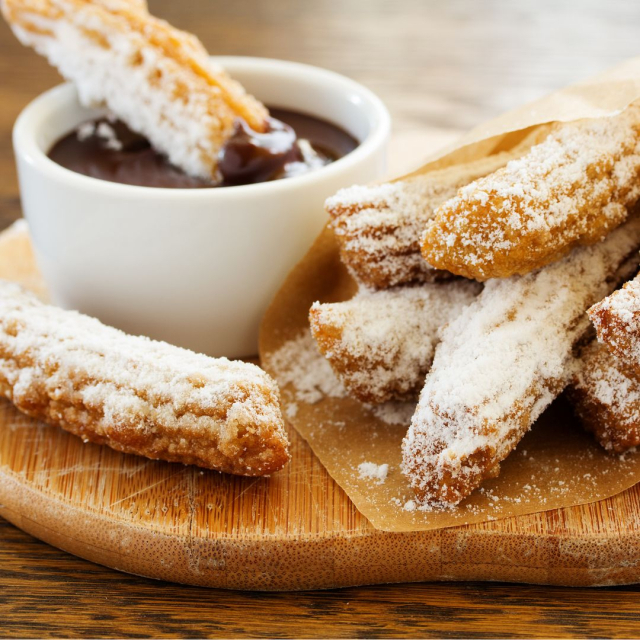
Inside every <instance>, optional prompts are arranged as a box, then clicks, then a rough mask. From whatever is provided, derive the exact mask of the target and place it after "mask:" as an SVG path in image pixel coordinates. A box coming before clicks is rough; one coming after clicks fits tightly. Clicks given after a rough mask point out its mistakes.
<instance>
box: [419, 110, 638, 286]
mask: <svg viewBox="0 0 640 640" xmlns="http://www.w3.org/2000/svg"><path fill="white" fill-rule="evenodd" d="M639 178H640V107H638V106H636V105H632V106H631V107H629V108H627V109H626V110H625V111H624V112H623V113H622V114H619V115H616V116H612V117H609V118H598V119H594V120H583V121H579V122H576V123H571V124H565V125H559V126H558V127H557V129H556V130H555V131H553V132H552V133H551V135H549V137H548V138H547V139H546V140H545V141H544V142H542V143H541V144H539V145H536V146H534V147H533V148H532V149H531V151H530V152H529V153H528V154H526V155H525V156H523V157H522V158H520V159H519V160H515V161H513V162H510V163H509V164H508V165H507V166H506V167H504V168H502V169H499V170H498V171H496V172H495V173H493V174H491V175H488V176H486V177H484V178H480V179H479V180H477V181H476V182H473V183H471V184H469V185H468V186H466V187H463V188H462V189H460V190H459V191H458V193H457V195H456V197H455V198H452V199H451V200H449V201H447V202H446V203H444V204H443V205H442V206H441V207H439V208H438V210H437V211H436V212H435V215H434V217H433V219H432V220H431V221H430V222H429V223H428V224H427V229H426V233H425V235H424V238H423V242H422V255H423V256H424V258H425V260H426V261H427V262H428V263H429V264H430V265H432V266H433V267H435V268H438V269H447V270H449V271H451V272H452V273H455V274H458V275H462V276H465V277H467V278H475V279H477V280H486V279H488V278H504V277H509V276H512V275H514V274H525V273H528V272H530V271H533V270H535V269H538V268H540V267H543V266H545V265H547V264H550V263H552V262H555V261H557V260H559V259H560V258H562V257H563V256H564V255H566V254H567V253H568V252H569V251H570V250H571V249H572V248H573V247H576V246H578V245H589V244H593V243H596V242H598V241H600V240H602V239H603V238H604V237H605V236H606V235H607V234H608V233H609V232H610V231H611V230H612V229H614V228H615V227H617V226H618V225H620V224H621V223H622V222H623V221H624V220H625V219H626V218H627V215H628V212H629V209H630V207H632V206H633V205H634V204H635V203H636V202H637V201H638V198H640V179H639Z"/></svg>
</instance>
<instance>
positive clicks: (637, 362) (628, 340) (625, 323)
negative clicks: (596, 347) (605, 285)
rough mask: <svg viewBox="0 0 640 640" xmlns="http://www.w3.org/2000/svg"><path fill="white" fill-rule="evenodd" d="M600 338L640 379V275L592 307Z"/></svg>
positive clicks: (591, 311)
mask: <svg viewBox="0 0 640 640" xmlns="http://www.w3.org/2000/svg"><path fill="white" fill-rule="evenodd" d="M589 317H590V318H591V321H592V322H593V324H594V326H595V328H596V332H597V334H598V340H600V342H602V343H604V344H605V345H606V347H607V348H608V349H609V351H611V353H613V354H614V355H615V356H616V358H618V359H619V360H620V361H621V362H623V363H624V365H625V366H626V367H627V368H628V369H629V371H630V372H631V373H633V374H634V375H636V376H637V377H638V378H639V379H640V276H637V277H636V278H635V279H634V280H631V281H630V282H627V283H625V285H624V286H623V287H622V289H618V291H616V292H615V293H612V294H611V295H610V296H609V297H607V298H605V299H604V300H602V301H601V302H599V303H598V304H595V305H594V306H593V307H591V309H589Z"/></svg>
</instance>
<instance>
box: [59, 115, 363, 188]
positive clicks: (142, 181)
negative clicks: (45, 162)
mask: <svg viewBox="0 0 640 640" xmlns="http://www.w3.org/2000/svg"><path fill="white" fill-rule="evenodd" d="M270 113H271V118H270V121H269V130H268V131H267V132H266V133H257V132H255V131H253V130H252V129H250V128H249V127H248V126H247V124H246V123H245V122H244V121H242V120H238V122H236V125H235V131H234V134H233V136H232V137H231V138H230V139H229V140H228V142H227V143H226V145H225V146H224V147H223V149H222V151H221V153H220V157H219V158H218V168H219V171H220V173H221V176H222V179H221V181H219V182H213V181H211V180H204V179H202V178H194V177H191V176H188V175H187V174H185V173H184V172H182V171H181V170H180V169H178V168H177V167H174V166H173V165H171V164H170V163H169V161H168V160H167V158H166V157H165V156H163V155H162V154H160V153H158V152H157V151H155V150H154V149H153V148H152V147H151V144H150V143H149V141H148V140H147V139H146V138H145V137H143V136H141V135H139V134H137V133H134V132H132V131H131V130H130V129H129V128H128V127H127V125H125V124H124V123H123V122H120V121H118V120H115V121H111V120H108V119H106V118H103V119H99V120H95V121H92V122H87V123H85V124H82V125H80V126H79V127H78V128H77V129H76V130H74V131H72V132H71V133H69V134H67V135H66V136H64V137H63V138H61V139H60V140H58V142H56V143H55V144H54V145H53V147H52V148H51V150H50V151H49V157H50V158H51V159H52V160H53V161H54V162H56V163H58V164H59V165H62V166H63V167H65V168H67V169H70V170H71V171H75V172H76V173H81V174H83V175H86V176H90V177H92V178H98V179H99V180H107V181H109V182H119V183H121V184H130V185H138V186H143V187H163V188H170V189H202V188H212V187H228V186H234V185H242V184H253V183H256V182H268V181H271V180H281V179H283V178H288V177H291V176H295V175H300V174H302V173H307V172H309V171H314V170H316V169H318V168H320V167H322V166H324V165H327V164H330V163H331V162H334V161H335V160H338V158H342V157H343V156H345V155H347V154H348V153H349V152H351V151H353V150H354V149H355V148H356V147H357V146H358V142H357V141H356V140H355V139H354V138H353V137H352V136H350V135H349V134H348V133H347V132H346V131H344V130H343V129H341V128H339V127H337V126H336V125H333V124H331V123H329V122H327V121H325V120H320V119H319V118H314V117H312V116H307V115H303V114H301V113H296V112H293V111H285V110H284V109H270Z"/></svg>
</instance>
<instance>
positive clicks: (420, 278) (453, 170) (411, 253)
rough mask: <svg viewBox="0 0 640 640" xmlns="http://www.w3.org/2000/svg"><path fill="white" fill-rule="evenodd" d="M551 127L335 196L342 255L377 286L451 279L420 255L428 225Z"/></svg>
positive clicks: (334, 222) (331, 205)
mask: <svg viewBox="0 0 640 640" xmlns="http://www.w3.org/2000/svg"><path fill="white" fill-rule="evenodd" d="M548 131H549V129H548V128H547V127H541V128H540V129H539V130H537V131H535V132H534V133H532V134H529V135H527V136H526V137H525V138H524V139H523V140H522V141H521V142H520V143H519V144H518V145H517V146H516V147H514V148H513V149H511V150H509V151H503V152H499V153H496V154H494V155H491V156H488V157H486V158H482V159H480V160H476V161H474V162H469V163H466V164H461V165H456V166H454V167H449V168H447V169H441V170H438V171H431V172H428V173H424V174H419V175H415V176H412V177H410V178H407V179H405V180H400V181H395V182H390V183H385V184H377V185H370V186H355V187H350V188H348V189H342V190H341V191H339V192H338V193H337V194H336V195H335V196H333V197H331V198H329V199H328V200H327V202H326V210H327V213H328V214H329V216H330V217H331V226H332V228H333V231H334V233H335V235H336V238H337V239H338V243H339V245H340V256H341V259H342V261H343V262H344V264H345V265H346V266H347V267H348V269H349V271H350V272H351V274H352V275H353V277H354V278H355V279H356V280H357V281H358V282H360V283H362V284H364V285H365V286H367V287H371V288H374V289H386V288H389V287H392V286H396V285H399V284H406V283H413V282H436V281H441V280H446V279H451V277H452V274H451V273H450V272H448V271H445V270H441V269H434V268H433V267H431V266H430V265H429V264H427V263H426V262H425V260H423V258H422V256H421V255H420V245H421V237H422V235H423V233H424V228H425V225H426V224H427V222H428V221H429V220H430V219H431V218H432V217H433V215H434V212H435V211H436V209H437V207H439V206H440V205H441V204H442V203H444V202H445V201H446V200H448V199H449V198H452V197H454V196H455V194H456V192H457V190H458V189H459V188H460V187H462V186H464V185H467V184H469V182H471V181H472V180H475V179H477V178H479V177H481V176H485V175H487V174H488V173H492V172H493V171H496V169H498V168H500V167H502V166H504V165H505V164H507V162H508V161H509V160H513V159H514V158H518V157H520V156H521V155H522V154H524V153H526V152H527V150H528V149H530V148H531V146H532V145H533V144H535V143H536V142H539V141H540V140H542V139H543V137H544V135H545V134H546V133H548Z"/></svg>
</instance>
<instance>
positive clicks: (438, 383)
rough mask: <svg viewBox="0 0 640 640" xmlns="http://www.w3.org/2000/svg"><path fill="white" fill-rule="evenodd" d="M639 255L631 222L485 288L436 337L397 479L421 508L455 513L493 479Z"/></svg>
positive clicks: (556, 390)
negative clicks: (598, 308)
mask: <svg viewBox="0 0 640 640" xmlns="http://www.w3.org/2000/svg"><path fill="white" fill-rule="evenodd" d="M639 246H640V218H638V217H634V218H633V219H632V220H630V221H629V222H628V223H626V224H625V225H624V226H623V227H621V228H620V229H618V230H616V231H614V232H613V233H612V234H611V235H610V236H609V237H608V238H607V239H605V240H604V241H603V242H601V243H598V244H596V245H592V246H589V247H582V248H578V249H576V250H574V251H573V252H572V253H571V254H570V255H569V256H567V257H566V258H564V259H563V260H562V261H559V262H556V263H555V264H552V265H549V266H548V267H546V268H543V269H540V270H538V271H535V272H533V273H530V274H527V275H525V276H513V277H511V278H507V279H495V280H491V281H489V282H487V283H486V285H485V288H484V290H483V291H482V293H481V294H480V295H479V296H478V298H477V299H476V300H475V301H474V302H472V303H471V304H470V305H469V306H468V307H466V308H465V309H463V310H462V312H461V313H460V315H459V316H458V317H457V318H456V319H455V320H454V321H452V322H451V323H450V324H449V325H448V326H447V327H446V328H445V329H444V331H443V332H442V340H441V342H440V344H439V345H438V347H437V348H436V353H435V357H434V361H433V365H432V367H431V371H430V372H429V374H428V375H427V379H426V382H425V386H424V389H423V390H422V393H421V395H420V401H419V404H418V408H417V410H416V413H415V415H414V416H413V419H412V423H411V427H410V429H409V432H408V434H407V436H406V438H405V440H404V442H403V470H404V473H405V474H406V475H407V476H408V477H409V479H410V481H411V484H412V486H413V488H414V489H415V491H416V494H417V496H418V498H419V499H420V500H421V501H423V502H426V503H437V504H446V505H454V504H457V503H458V502H460V501H461V500H462V499H464V498H465V497H466V496H468V495H469V494H470V493H471V492H472V491H473V490H474V489H475V488H476V487H478V486H479V485H480V484H481V483H482V481H483V480H484V479H486V478H489V477H494V476H495V475H497V474H498V472H499V466H500V463H501V462H502V460H504V458H506V457H507V455H508V454H509V453H510V452H511V451H512V450H513V449H514V447H515V446H516V444H517V443H518V442H519V441H520V439H521V438H522V437H523V436H524V434H525V433H526V432H527V431H528V430H529V428H530V427H531V425H532V424H533V422H534V421H535V420H536V418H537V417H538V416H539V415H540V414H541V413H542V412H543V411H544V409H545V408H546V407H547V406H548V405H549V404H550V403H551V402H552V400H553V399H554V398H555V397H556V396H557V395H558V394H560V393H561V392H562V390H563V389H564V387H565V386H566V385H567V383H568V382H569V380H570V377H571V374H572V369H573V367H574V362H575V361H574V355H573V349H574V347H575V346H576V344H577V343H578V341H579V340H580V339H581V338H582V337H583V335H584V333H585V332H586V331H587V330H588V328H589V318H588V316H587V314H586V310H587V309H588V308H589V306H590V305H591V304H593V301H594V300H598V299H600V298H602V296H603V294H605V293H606V292H608V291H611V290H612V289H614V288H615V287H616V286H617V284H619V282H621V281H624V279H625V278H628V277H629V275H630V274H631V273H632V272H633V270H634V269H635V268H636V267H637V264H638V262H639V261H640V255H638V247H639Z"/></svg>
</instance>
